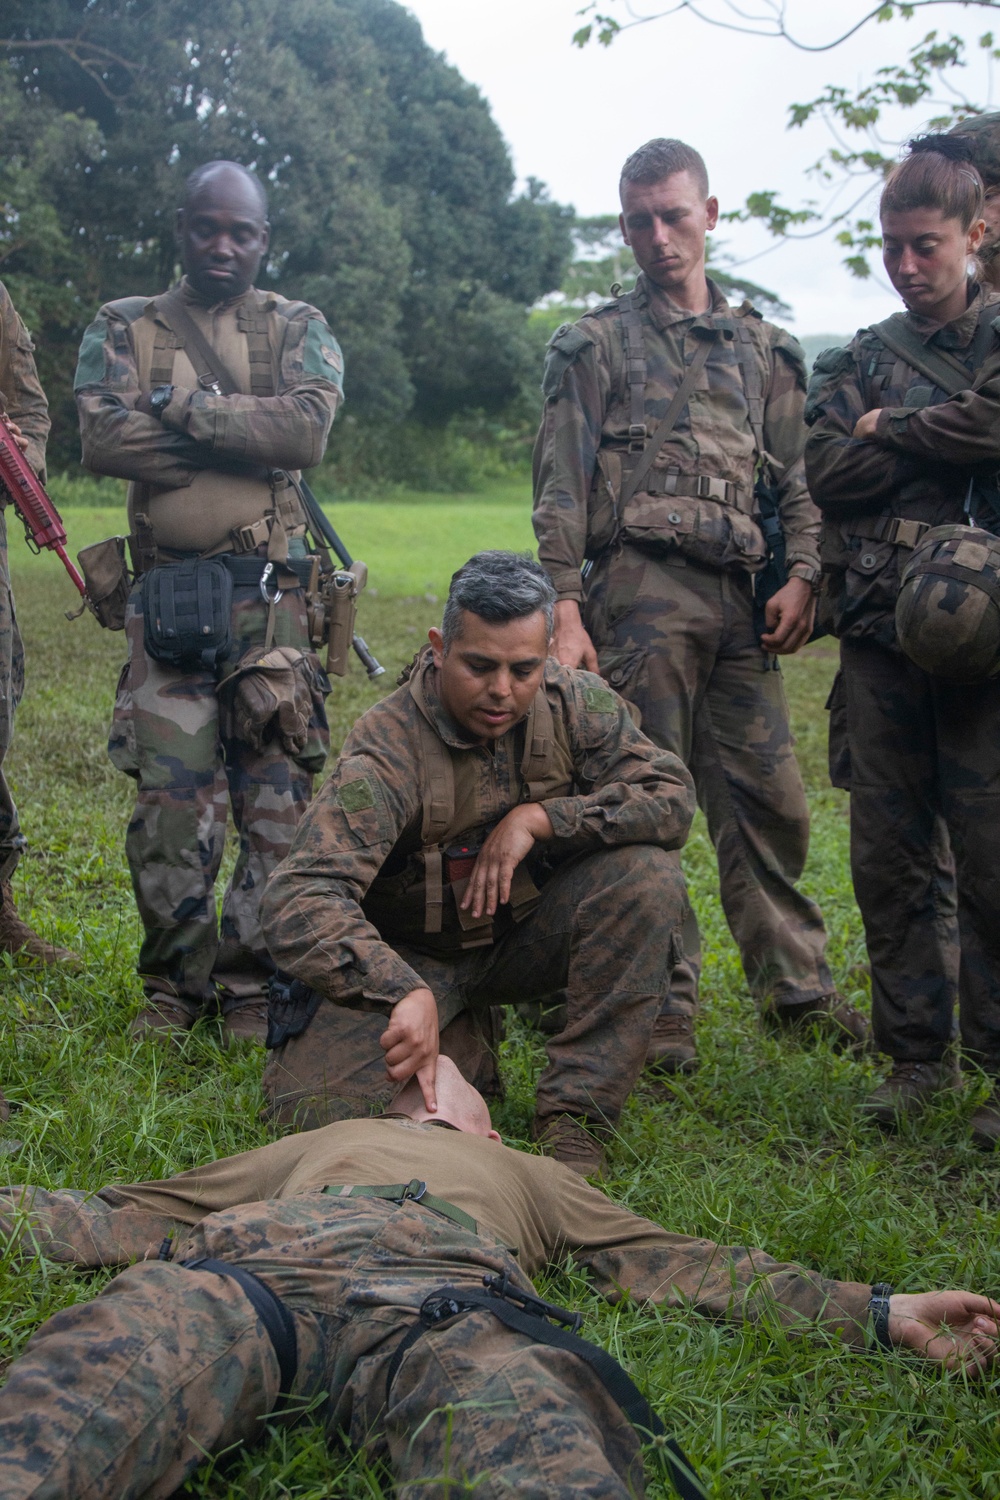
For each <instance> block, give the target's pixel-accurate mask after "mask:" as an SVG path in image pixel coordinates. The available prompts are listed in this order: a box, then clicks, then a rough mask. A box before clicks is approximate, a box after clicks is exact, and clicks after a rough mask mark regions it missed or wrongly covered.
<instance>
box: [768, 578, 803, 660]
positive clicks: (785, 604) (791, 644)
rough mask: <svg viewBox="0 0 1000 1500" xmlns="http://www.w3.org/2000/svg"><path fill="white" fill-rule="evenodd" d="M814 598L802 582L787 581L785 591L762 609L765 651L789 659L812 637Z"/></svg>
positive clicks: (801, 580) (779, 591)
mask: <svg viewBox="0 0 1000 1500" xmlns="http://www.w3.org/2000/svg"><path fill="white" fill-rule="evenodd" d="M815 618H816V597H815V595H814V594H813V591H812V589H811V587H810V586H809V584H808V583H806V581H805V579H804V578H789V580H788V582H787V583H786V584H785V586H784V588H780V589H779V590H778V592H777V593H776V594H772V595H771V597H770V599H768V601H767V603H766V604H765V605H764V619H765V621H766V623H767V632H766V634H764V635H762V636H761V638H760V643H761V645H762V646H763V648H764V650H765V651H771V652H773V653H774V655H775V656H791V655H792V653H793V652H794V651H797V650H798V649H799V647H800V646H804V645H805V643H806V641H807V640H808V639H809V637H810V636H811V635H812V628H813V621H814V620H815Z"/></svg>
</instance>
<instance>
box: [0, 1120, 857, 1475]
mask: <svg viewBox="0 0 1000 1500" xmlns="http://www.w3.org/2000/svg"><path fill="white" fill-rule="evenodd" d="M414 1177H416V1178H419V1179H420V1180H423V1181H425V1182H426V1184H427V1189H428V1192H429V1193H432V1194H434V1195H436V1196H437V1197H439V1198H444V1199H445V1201H446V1203H447V1204H449V1205H454V1206H455V1207H456V1208H458V1209H459V1210H461V1211H462V1212H463V1213H465V1214H468V1215H471V1216H472V1218H473V1219H474V1220H475V1221H476V1228H475V1230H473V1229H469V1228H464V1227H461V1226H460V1225H459V1224H456V1223H454V1222H452V1221H451V1220H450V1219H449V1218H447V1217H444V1216H443V1215H442V1214H440V1213H439V1212H437V1211H435V1210H434V1209H433V1208H429V1207H427V1206H425V1204H417V1203H414V1202H412V1201H407V1202H404V1203H403V1204H402V1205H401V1206H397V1205H396V1204H394V1203H392V1202H386V1201H382V1200H374V1199H371V1198H367V1199H365V1198H362V1199H359V1198H351V1197H346V1196H343V1195H341V1194H336V1195H331V1194H324V1193H323V1192H322V1191H321V1189H322V1187H323V1186H324V1185H326V1184H333V1185H341V1184H346V1185H349V1184H352V1183H359V1184H362V1185H363V1184H373V1185H380V1184H382V1183H387V1182H389V1181H394V1180H408V1179H410V1178H414ZM6 1197H7V1202H8V1205H11V1206H12V1204H13V1203H15V1202H17V1201H18V1200H20V1201H21V1203H22V1205H23V1208H24V1210H25V1212H24V1213H23V1214H21V1215H15V1214H12V1213H11V1212H10V1211H9V1210H8V1213H7V1215H6V1216H5V1217H6V1218H7V1221H8V1222H10V1220H11V1219H12V1218H13V1220H14V1223H15V1224H16V1225H18V1226H19V1227H20V1229H21V1232H22V1234H23V1235H24V1240H25V1243H28V1238H29V1233H30V1235H31V1236H32V1237H33V1240H34V1243H35V1244H37V1245H38V1247H39V1248H40V1249H41V1251H42V1253H43V1254H45V1255H47V1256H50V1257H53V1258H56V1259H60V1260H63V1261H69V1262H72V1263H75V1264H78V1265H81V1264H82V1265H91V1266H93V1265H114V1264H120V1263H121V1262H122V1261H123V1260H127V1259H129V1258H132V1257H136V1256H142V1255H155V1254H156V1251H157V1248H158V1246H159V1243H160V1240H161V1239H162V1237H163V1234H164V1232H165V1231H166V1230H168V1229H170V1228H173V1229H175V1230H176V1231H177V1239H176V1240H175V1242H174V1245H173V1249H172V1263H170V1264H165V1263H163V1262H160V1261H156V1260H147V1261H145V1262H144V1263H143V1264H140V1265H138V1266H135V1267H133V1268H132V1269H131V1270H128V1271H125V1272H124V1274H123V1275H120V1276H119V1277H118V1278H117V1279H116V1280H114V1281H113V1282H111V1284H110V1285H109V1286H108V1287H107V1288H106V1289H105V1291H104V1292H102V1293H101V1295H100V1296H98V1297H97V1298H95V1299H94V1300H93V1301H91V1302H86V1303H77V1304H76V1305H74V1306H72V1307H69V1308H67V1309H65V1310H64V1311H62V1312H59V1313H57V1314H56V1315H55V1316H54V1317H53V1318H50V1319H49V1321H48V1322H47V1323H45V1324H44V1325H43V1326H42V1328H41V1329H39V1331H38V1332H37V1333H36V1334H35V1336H34V1338H33V1339H32V1340H31V1342H30V1343H29V1344H28V1346H27V1349H26V1350H25V1351H24V1353H23V1354H22V1355H21V1357H20V1359H18V1360H17V1361H16V1362H15V1363H14V1365H13V1367H12V1368H11V1371H10V1374H9V1376H8V1380H7V1384H6V1386H5V1388H4V1389H3V1390H2V1391H0V1454H2V1457H0V1476H2V1486H0V1487H2V1489H3V1493H4V1496H5V1500H29V1497H32V1500H55V1497H57V1496H58V1497H63V1496H68V1495H80V1496H83V1495H86V1496H87V1497H88V1500H100V1497H102V1496H106V1497H108V1500H112V1497H113V1500H119V1497H123V1500H125V1497H133V1496H135V1497H138V1496H143V1497H145V1500H159V1497H166V1496H169V1495H171V1494H173V1493H174V1491H175V1490H176V1489H177V1488H178V1487H179V1486H180V1485H181V1484H182V1483H183V1482H184V1480H185V1478H186V1477H187V1476H188V1475H189V1474H191V1473H192V1472H193V1471H194V1469H195V1468H196V1467H197V1465H198V1464H199V1462H200V1461H201V1460H202V1458H203V1457H204V1456H205V1454H211V1453H217V1452H219V1451H221V1450H222V1449H224V1448H225V1447H227V1446H229V1445H231V1444H233V1443H236V1442H241V1441H242V1442H252V1441H254V1440H255V1439H257V1438H259V1437H260V1436H261V1435H262V1434H263V1430H264V1418H265V1417H266V1416H267V1415H268V1413H269V1412H271V1411H272V1410H273V1409H274V1406H275V1402H276V1398H277V1392H278V1366H277V1360H276V1357H275V1353H274V1350H273V1348H272V1346H271V1344H270V1342H269V1339H268V1337H267V1334H266V1332H265V1330H264V1327H263V1324H262V1323H261V1321H260V1320H259V1319H258V1316H257V1314H256V1313H255V1311H254V1309H253V1307H252V1306H251V1304H250V1302H249V1301H248V1300H247V1298H246V1297H245V1295H244V1293H243V1292H242V1291H241V1289H240V1288H239V1287H238V1286H237V1285H236V1284H235V1283H234V1282H232V1281H231V1280H230V1279H228V1278H225V1277H223V1276H219V1275H212V1274H209V1273H200V1272H195V1271H190V1270H187V1269H185V1268H184V1267H182V1266H181V1265H179V1264H178V1261H180V1260H182V1259H191V1258H197V1257H202V1256H209V1257H213V1258H217V1259H221V1260H225V1261H227V1262H229V1263H230V1264H233V1265H238V1266H240V1267H243V1268H245V1269H246V1270H248V1271H251V1272H252V1273H254V1274H255V1275H257V1276H259V1277H260V1279H261V1280H262V1281H264V1283H265V1284H266V1285H267V1286H268V1287H269V1288H271V1290H272V1291H274V1292H275V1293H276V1294H277V1295H278V1296H279V1297H280V1298H281V1299H282V1301H283V1302H284V1304H285V1306H286V1307H287V1308H288V1309H289V1311H290V1312H291V1314H292V1317H293V1318H294V1322H295V1332H296V1338H297V1342H298V1351H299V1366H298V1375H297V1377H296V1379H295V1382H294V1386H293V1388H292V1399H291V1406H292V1410H293V1411H294V1410H296V1409H297V1410H299V1411H301V1410H302V1409H303V1408H304V1407H305V1406H307V1405H308V1404H309V1403H310V1402H313V1403H314V1410H315V1411H316V1413H317V1415H318V1416H319V1417H320V1419H321V1420H322V1421H323V1422H324V1424H325V1426H326V1428H327V1431H328V1433H329V1435H330V1437H331V1439H333V1440H336V1438H337V1437H338V1435H339V1434H344V1435H346V1436H347V1437H348V1438H349V1439H350V1441H351V1442H352V1444H353V1445H355V1446H357V1447H362V1446H363V1447H366V1448H367V1449H368V1450H369V1452H371V1453H373V1454H374V1455H375V1456H378V1457H382V1458H385V1459H388V1461H389V1462H390V1464H391V1466H392V1469H393V1472H394V1475H395V1478H396V1480H397V1483H398V1486H399V1488H398V1493H399V1495H400V1497H401V1500H416V1497H417V1496H418V1495H433V1496H437V1495H440V1496H442V1497H443V1496H445V1495H449V1494H452V1493H454V1487H464V1485H465V1483H472V1482H475V1490H476V1493H477V1494H481V1495H483V1496H484V1497H487V1500H492V1497H498V1500H499V1497H501V1496H508V1495H511V1494H518V1495H522V1496H525V1497H528V1496H530V1497H537V1500H551V1497H557V1500H563V1497H565V1500H570V1497H573V1500H577V1497H595V1500H596V1497H598V1496H600V1497H602V1500H611V1497H614V1500H625V1497H626V1496H629V1495H641V1494H642V1493H643V1490H644V1486H643V1477H642V1469H641V1464H640V1461H639V1445H638V1441H637V1438H636V1434H635V1433H634V1431H633V1430H632V1429H631V1428H630V1427H629V1425H628V1423H627V1422H626V1420H625V1418H624V1416H623V1414H622V1412H621V1410H620V1409H619V1408H618V1407H617V1406H616V1405H615V1403H614V1402H613V1401H612V1400H611V1398H610V1397H609V1395H608V1393H607V1391H606V1390H605V1388H604V1387H603V1386H602V1385H601V1384H600V1383H599V1382H598V1380H597V1378H596V1376H595V1375H594V1374H593V1372H592V1370H591V1369H590V1367H589V1366H588V1365H586V1364H584V1362H583V1361H581V1360H580V1359H579V1358H578V1357H577V1356H576V1355H573V1354H570V1353H568V1352H565V1351H562V1350H555V1349H553V1348H551V1347H548V1346H545V1345H543V1344H538V1343H534V1342H532V1340H531V1339H530V1338H528V1337H526V1336H524V1335H521V1334H519V1333H514V1332H512V1331H511V1330H509V1329H507V1328H505V1327H503V1326H502V1325H500V1324H499V1323H498V1322H497V1321H496V1320H495V1319H494V1318H493V1317H492V1315H491V1314H490V1313H488V1312H485V1311H483V1312H472V1313H467V1314H465V1315H463V1316H461V1317H458V1318H455V1319H453V1320H451V1321H450V1322H447V1323H445V1324H443V1325H441V1326H440V1327H437V1328H435V1329H434V1330H432V1331H431V1332H429V1333H427V1334H426V1335H425V1336H424V1337H422V1338H420V1339H418V1340H417V1341H416V1342H415V1343H414V1344H413V1345H412V1347H411V1348H410V1350H409V1351H408V1352H407V1353H406V1355H405V1356H404V1358H403V1360H402V1362H401V1364H400V1365H399V1371H398V1374H397V1376H396V1378H395V1380H394V1381H393V1383H392V1385H391V1390H390V1394H389V1398H388V1402H387V1401H386V1377H387V1372H388V1366H389V1363H390V1361H391V1359H392V1356H393V1354H394V1353H395V1350H396V1348H397V1346H398V1344H399V1342H400V1338H401V1336H402V1335H404V1334H405V1332H406V1331H407V1330H409V1329H410V1328H411V1327H412V1326H413V1322H414V1315H415V1313H416V1312H417V1310H418V1308H419V1307H420V1304H421V1302H422V1301H423V1300H424V1298H425V1297H426V1296H427V1295H428V1294H429V1293H431V1292H433V1291H434V1290H435V1289H436V1288H438V1287H440V1286H442V1285H444V1284H447V1283H457V1284H460V1285H465V1286H470V1285H479V1286H481V1285H482V1277H483V1275H484V1274H489V1273H500V1274H504V1273H506V1274H507V1275H509V1277H510V1280H511V1283H512V1284H513V1285H514V1286H515V1287H516V1288H520V1289H522V1290H525V1291H527V1290H530V1289H531V1282H530V1281H529V1280H528V1278H529V1277H530V1276H534V1275H536V1274H537V1273H538V1272H540V1271H541V1270H542V1269H543V1268H544V1267H545V1266H546V1265H547V1264H551V1263H556V1264H557V1263H559V1262H562V1261H564V1260H565V1259H566V1258H567V1257H568V1256H572V1257H573V1261H574V1263H575V1264H576V1265H577V1266H578V1267H579V1266H582V1267H584V1268H586V1270H587V1271H589V1273H590V1275H591V1277H592V1278H593V1280H594V1282H595V1284H596V1287H597V1290H598V1291H600V1292H601V1293H603V1294H604V1295H605V1296H607V1297H609V1298H610V1299H611V1300H617V1299H618V1298H619V1297H621V1296H622V1294H623V1292H624V1291H626V1290H628V1291H629V1292H631V1294H632V1295H633V1296H634V1297H636V1298H639V1299H648V1300H650V1301H653V1302H655V1303H659V1304H661V1305H663V1306H666V1307H682V1306H690V1305H697V1307H698V1309H699V1311H702V1312H704V1313H706V1314H708V1315H709V1316H713V1317H719V1318H736V1319H741V1318H749V1319H751V1320H754V1321H756V1320H765V1321H768V1320H773V1321H774V1322H776V1323H781V1324H784V1325H786V1326H789V1327H792V1328H799V1329H803V1328H805V1327H808V1326H810V1325H815V1324H816V1323H817V1322H818V1323H819V1324H820V1325H821V1326H822V1327H824V1328H825V1329H826V1330H827V1331H828V1332H829V1333H830V1334H831V1335H832V1336H833V1337H835V1338H839V1339H841V1340H842V1341H843V1342H844V1343H845V1344H846V1345H848V1346H850V1347H857V1348H863V1347H864V1344H865V1329H866V1324H867V1316H868V1315H867V1303H868V1299H869V1296H870V1291H871V1289H870V1287H869V1286H868V1285H865V1284H863V1283H855V1282H837V1281H829V1280H826V1279H824V1278H823V1277H821V1276H819V1275H818V1274H816V1273H815V1272H812V1271H806V1270H802V1269H801V1268H799V1267H797V1266H794V1265H788V1264H781V1263H779V1262H776V1261H774V1260H772V1259H771V1257H770V1256H767V1255H765V1254H764V1253H763V1252H760V1251H751V1250H745V1249H725V1248H723V1247H721V1246H719V1245H716V1244H713V1243H712V1242H711V1241H708V1240H699V1239H689V1238H686V1237H685V1236H683V1235H678V1234H671V1233H669V1232H668V1231H666V1230H664V1229H662V1228H661V1227H660V1226H659V1225H657V1224H655V1223H653V1222H651V1221H650V1220H648V1219H641V1218H639V1217H637V1216H636V1215H634V1214H631V1213H629V1212H628V1211H627V1210H625V1209H622V1208H619V1207H617V1206H616V1205H615V1204H613V1203H611V1202H610V1200H609V1199H608V1198H606V1197H605V1196H604V1194H603V1193H601V1192H599V1191H598V1190H597V1189H596V1188H592V1187H589V1186H588V1185H587V1184H585V1183H584V1182H583V1181H582V1180H581V1179H580V1178H579V1177H577V1176H576V1174H575V1173H573V1172H571V1171H569V1170H568V1169H567V1168H565V1167H562V1166H560V1165H559V1164H558V1163H556V1162H553V1161H551V1160H549V1159H547V1158H544V1157H537V1156H528V1155H526V1154H524V1153H522V1152H518V1151H513V1150H511V1149H509V1148H508V1147H505V1146H501V1145H498V1144H497V1143H496V1142H493V1141H488V1140H485V1139H484V1138H482V1137H478V1136H470V1135H464V1134H461V1133H460V1132H458V1131H455V1130H449V1129H442V1128H440V1127H438V1126H437V1125H436V1124H433V1125H430V1124H429V1125H418V1124H415V1123H414V1122H412V1121H409V1120H405V1119H395V1118H394V1119H384V1120H365V1121H352V1122H349V1123H344V1124H339V1125H332V1126H328V1127H327V1128H326V1129H324V1130H319V1131H313V1132H308V1133H304V1134H300V1135H297V1136H293V1137H289V1138H287V1139H286V1140H283V1141H278V1142H275V1143H274V1144H273V1145H270V1146H264V1147H262V1148H261V1149H260V1150H258V1151H253V1152H248V1153H246V1154H245V1155H244V1156H240V1157H233V1158H230V1159H229V1160H228V1161H221V1162H216V1163H214V1164H213V1165H211V1166H209V1167H205V1168H201V1169H197V1170H195V1171H194V1172H187V1173H184V1174H182V1175H181V1176H180V1177H176V1178H172V1179H168V1180H167V1181H165V1182H158V1183H157V1182H152V1183H145V1184H140V1185H138V1186H136V1187H129V1188H110V1189H104V1190H103V1191H102V1192H101V1193H99V1194H98V1195H96V1196H95V1197H92V1198H89V1199H88V1198H85V1196H84V1195H83V1194H73V1193H46V1192H43V1191H42V1190H36V1189H8V1190H7V1193H6ZM0 1221H2V1216H0ZM116 1221H117V1224H116ZM29 1224H30V1231H29V1230H28V1227H27V1226H28V1225H29ZM508 1246H517V1247H518V1249H517V1256H516V1258H515V1256H514V1254H513V1253H512V1252H511V1250H509V1249H508V1248H506V1247H508ZM449 1480H450V1481H451V1484H450V1485H449V1483H448V1481H449Z"/></svg>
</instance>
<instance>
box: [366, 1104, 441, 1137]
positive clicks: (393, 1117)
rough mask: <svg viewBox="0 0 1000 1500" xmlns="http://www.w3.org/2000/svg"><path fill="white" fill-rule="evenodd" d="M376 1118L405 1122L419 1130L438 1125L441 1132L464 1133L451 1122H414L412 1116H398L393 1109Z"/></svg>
mask: <svg viewBox="0 0 1000 1500" xmlns="http://www.w3.org/2000/svg"><path fill="white" fill-rule="evenodd" d="M375 1118H376V1119H377V1120H405V1121H406V1123H407V1125H415V1126H416V1127H417V1129H418V1130H419V1129H420V1128H421V1127H422V1126H424V1125H436V1126H437V1127H438V1129H439V1130H454V1131H455V1132H456V1134H458V1135H461V1133H462V1132H461V1131H460V1130H459V1128H458V1126H457V1125H453V1124H452V1123H451V1121H450V1120H414V1119H413V1117H412V1115H403V1114H397V1113H396V1112H395V1111H394V1110H391V1109H387V1110H385V1111H384V1113H383V1114H381V1115H376V1116H375Z"/></svg>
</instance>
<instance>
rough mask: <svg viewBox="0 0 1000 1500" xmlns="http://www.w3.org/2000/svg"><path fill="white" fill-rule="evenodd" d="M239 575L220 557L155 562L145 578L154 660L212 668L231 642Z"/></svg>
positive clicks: (146, 636)
mask: <svg viewBox="0 0 1000 1500" xmlns="http://www.w3.org/2000/svg"><path fill="white" fill-rule="evenodd" d="M232 607H233V576H232V574H231V573H230V571H229V569H228V568H227V567H226V565H225V563H223V562H220V561H219V560H218V559H217V558H214V557H202V558H195V559H193V560H192V561H191V562H180V563H169V564H167V565H166V566H163V567H156V568H151V569H150V571H149V572H148V573H145V574H143V579H142V622H143V643H144V645H145V647H146V651H147V652H148V653H149V655H150V656H151V657H152V658H153V660H154V661H162V662H165V663H166V664H167V665H168V666H171V667H188V668H191V669H194V668H198V669H201V670H202V671H211V670H212V669H213V668H214V667H215V666H216V665H217V664H218V662H219V661H220V660H221V659H222V658H223V657H224V656H226V654H227V653H228V651H229V647H230V643H231V639H232V636H231V627H230V617H231V614H232Z"/></svg>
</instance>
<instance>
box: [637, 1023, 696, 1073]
mask: <svg viewBox="0 0 1000 1500" xmlns="http://www.w3.org/2000/svg"><path fill="white" fill-rule="evenodd" d="M697 1066H698V1048H697V1046H696V1044H695V1039H694V1016H686V1015H670V1014H667V1015H659V1016H657V1018H656V1020H655V1021H654V1023H653V1035H652V1036H651V1037H650V1039H649V1047H648V1048H647V1049H646V1062H645V1069H646V1072H647V1073H693V1072H694V1070H695V1068H697Z"/></svg>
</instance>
